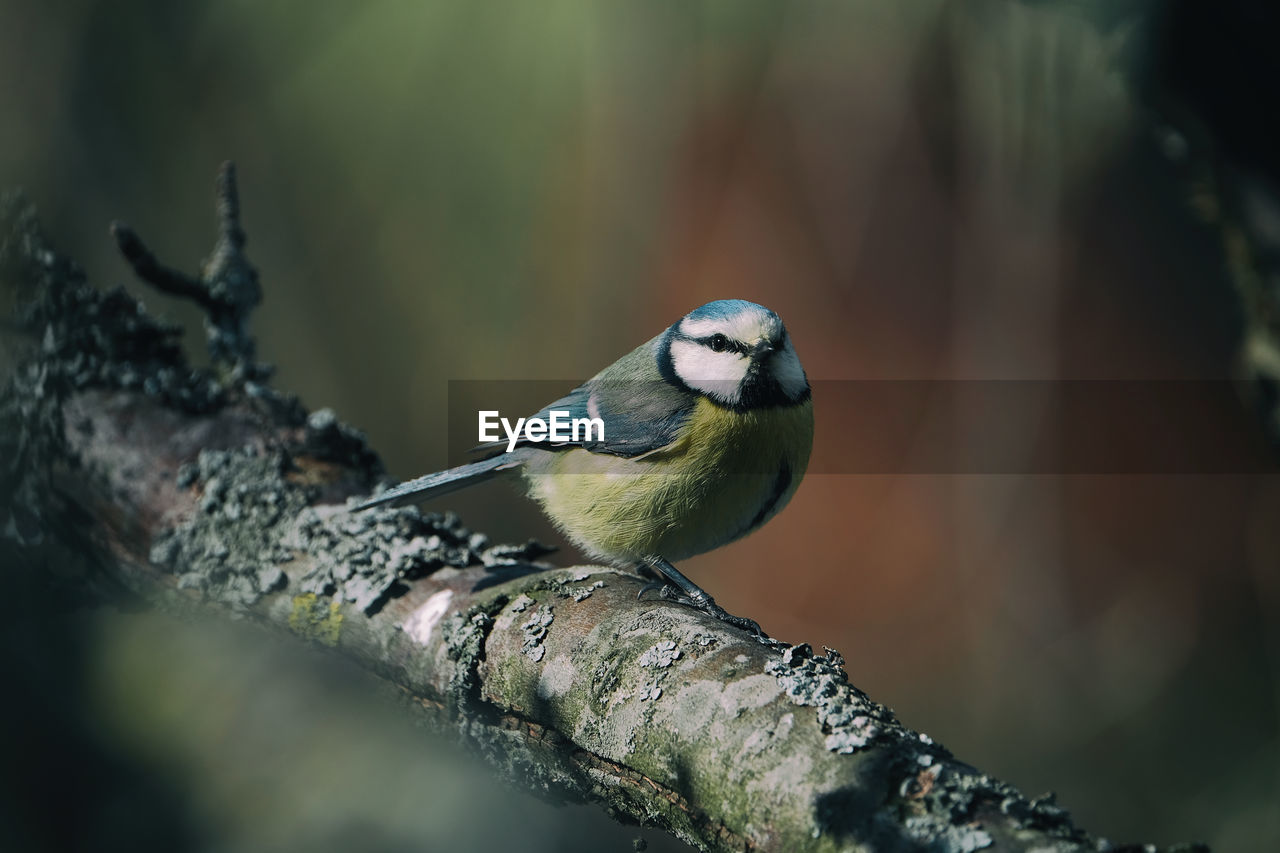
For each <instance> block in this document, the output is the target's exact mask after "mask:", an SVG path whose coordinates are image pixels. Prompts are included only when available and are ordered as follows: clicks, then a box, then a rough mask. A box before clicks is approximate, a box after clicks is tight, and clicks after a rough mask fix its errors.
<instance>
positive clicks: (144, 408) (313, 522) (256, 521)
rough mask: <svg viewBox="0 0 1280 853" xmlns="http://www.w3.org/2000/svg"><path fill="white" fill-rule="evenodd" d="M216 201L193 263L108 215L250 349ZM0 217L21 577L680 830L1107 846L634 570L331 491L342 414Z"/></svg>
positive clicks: (896, 841)
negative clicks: (176, 269) (330, 675)
mask: <svg viewBox="0 0 1280 853" xmlns="http://www.w3.org/2000/svg"><path fill="white" fill-rule="evenodd" d="M220 200H221V201H220V204H221V210H222V215H221V218H222V221H223V224H224V228H223V231H222V236H221V238H220V241H219V248H218V249H216V250H215V252H214V256H213V262H212V263H211V264H210V265H209V266H208V267H207V268H206V270H205V272H204V273H203V274H202V276H201V278H199V279H190V278H187V277H185V276H183V275H181V274H178V273H173V272H172V271H168V270H167V268H165V267H163V266H162V265H161V264H159V263H158V262H157V261H156V260H155V259H154V257H153V256H151V254H150V252H148V251H147V250H146V249H145V248H144V247H142V245H141V243H140V242H139V241H137V240H136V238H133V237H132V235H131V233H130V232H128V231H127V229H123V228H119V227H117V229H116V236H117V240H119V241H120V244H121V247H122V249H123V250H124V251H125V252H126V255H127V256H128V257H130V259H131V261H132V262H133V264H134V267H135V269H136V270H138V272H139V274H140V275H143V276H144V277H146V278H147V280H148V281H151V282H152V283H153V284H156V285H157V286H158V287H160V288H161V289H165V290H168V291H170V292H179V291H189V293H188V295H191V296H192V298H195V299H196V300H197V301H198V302H200V304H202V305H204V306H205V307H206V310H208V311H209V313H210V316H211V320H210V322H211V324H214V325H218V324H223V325H219V328H220V329H224V330H231V331H232V332H234V335H233V336H232V338H231V339H228V341H229V342H227V343H226V347H227V349H225V350H223V353H224V354H225V355H227V357H228V358H229V359H231V360H232V361H235V362H236V363H238V364H240V365H248V364H249V363H250V361H249V359H250V357H251V355H252V347H251V346H247V345H245V344H244V342H243V341H242V342H239V343H236V341H235V337H234V336H235V335H245V334H247V333H246V332H245V331H244V330H245V328H246V327H245V325H244V323H245V321H247V317H248V309H249V308H250V307H251V304H252V303H253V302H256V299H257V296H256V293H257V290H256V288H257V284H256V277H255V276H253V275H252V268H250V267H248V266H247V262H245V261H244V260H243V255H242V254H241V248H242V246H243V235H242V233H241V232H240V230H239V224H238V218H237V215H236V209H235V207H236V206H235V195H234V183H233V182H232V180H231V173H230V171H229V169H228V170H224V173H223V180H222V182H221V183H220ZM0 220H2V221H0V228H2V229H3V230H0V235H2V237H3V243H2V244H0V270H3V271H4V275H5V278H6V279H7V280H8V281H9V282H10V283H16V284H20V285H22V291H21V292H22V303H23V307H22V308H21V310H20V312H19V316H18V322H19V324H20V325H22V326H23V327H24V328H27V329H30V330H31V331H32V332H33V339H34V340H37V341H39V342H40V343H39V346H38V347H36V348H34V350H33V351H32V352H29V353H27V355H26V356H25V357H24V360H23V361H21V363H20V364H19V366H18V368H17V369H16V370H15V371H14V373H13V375H12V376H11V377H10V379H9V381H8V383H7V385H6V388H5V392H4V397H3V402H2V404H0V422H2V423H0V427H2V428H0V443H3V444H4V446H3V447H0V451H4V452H3V459H4V465H5V467H4V468H3V469H2V471H0V474H2V475H3V477H4V478H5V479H4V482H2V483H0V487H4V488H3V489H2V490H0V500H3V504H0V530H3V539H0V548H2V549H3V551H4V554H3V556H4V560H3V565H4V566H6V567H9V566H14V567H22V568H25V569H26V571H27V572H29V573H30V574H31V575H32V576H34V577H38V578H40V579H42V580H44V579H46V574H47V573H48V567H49V566H50V565H52V564H53V563H54V562H55V561H52V560H50V559H49V553H50V550H51V549H55V548H56V549H59V550H60V551H61V552H62V553H64V554H70V553H74V554H76V555H78V557H77V559H75V560H58V561H56V562H57V564H58V565H60V566H63V567H64V571H67V569H65V567H67V566H72V567H74V571H73V574H74V577H73V578H72V581H73V583H74V584H75V585H76V586H77V588H78V589H81V590H83V589H86V588H88V589H91V590H94V591H95V594H96V595H97V596H98V597H103V596H110V595H118V594H120V592H121V590H127V591H128V593H129V594H132V595H135V596H140V597H141V598H143V599H145V600H147V601H150V602H152V603H154V604H155V605H156V606H160V607H166V608H180V609H187V608H195V607H198V608H204V609H212V610H214V611H224V612H227V613H235V614H237V615H239V616H241V617H247V618H251V619H254V620H257V621H260V622H262V623H264V624H267V625H269V626H271V627H274V628H276V629H278V630H280V631H288V632H292V633H294V634H297V635H300V636H302V637H305V638H308V639H310V640H313V641H314V642H317V643H321V644H324V645H327V646H331V647H333V648H334V649H336V650H337V651H338V652H339V653H342V654H345V655H348V656H350V657H352V658H354V659H355V660H357V661H359V662H361V663H362V664H363V665H364V666H366V667H368V668H369V669H370V670H372V671H374V672H376V673H378V674H379V675H381V676H382V677H383V678H386V679H387V680H389V681H391V682H393V683H394V684H396V685H398V686H399V687H400V688H402V689H403V690H404V691H405V692H406V693H407V694H409V695H411V696H412V697H414V698H415V699H416V700H417V704H419V705H420V706H421V707H422V709H423V711H424V713H425V714H427V715H429V716H430V717H431V718H432V719H433V720H435V721H437V722H438V723H439V724H440V725H441V726H444V727H448V728H451V729H453V730H455V731H456V732H457V735H458V737H460V738H461V739H463V740H464V741H465V742H467V743H469V744H471V745H472V746H474V747H475V749H476V750H477V751H478V752H479V753H480V754H482V755H483V756H484V757H485V758H487V759H488V760H489V761H490V762H491V763H493V764H494V765H495V766H497V767H498V768H499V769H500V770H501V771H502V772H503V773H505V774H507V775H508V776H510V777H511V778H512V779H514V780H517V781H518V782H519V783H520V784H523V785H525V786H528V787H529V788H532V789H534V790H536V791H539V792H542V793H544V794H546V795H547V796H549V797H552V798H559V799H567V800H581V801H591V802H597V803H600V804H602V805H605V806H606V807H607V808H609V809H611V810H612V812H613V813H614V814H615V815H616V816H617V817H618V818H619V819H622V820H627V821H633V822H639V823H645V824H654V825H659V826H662V827H665V828H666V829H668V830H670V831H671V832H673V833H674V834H675V835H677V836H679V837H680V838H683V839H685V840H687V841H689V842H690V843H692V844H694V845H695V846H697V847H699V848H701V849H706V850H726V851H727V850H771V851H805V850H856V849H873V850H901V849H907V850H913V849H922V850H923V849H928V850H943V851H974V850H982V849H1025V848H1033V847H1039V848H1043V849H1052V850H1093V849H1098V848H1099V845H1101V849H1117V848H1115V847H1112V846H1110V845H1108V844H1107V843H1106V842H1105V841H1100V840H1098V839H1095V838H1093V837H1091V836H1089V835H1087V834H1086V833H1085V832H1083V831H1081V830H1080V829H1078V828H1076V827H1075V826H1074V824H1073V823H1072V821H1071V819H1070V817H1069V816H1068V815H1067V814H1066V813H1065V812H1064V811H1063V810H1062V809H1060V808H1058V807H1057V806H1055V805H1054V803H1053V802H1052V799H1051V798H1042V799H1038V800H1029V799H1027V798H1024V797H1023V796H1022V795H1021V794H1019V793H1018V792H1017V791H1015V790H1014V789H1013V788H1011V787H1010V786H1008V785H1006V784H1004V783H1002V782H999V781H997V780H995V779H992V778H991V777H989V776H986V775H984V774H982V773H980V772H978V771H976V770H974V769H973V768H972V767H970V766H968V765H966V764H963V763H961V762H959V761H957V760H955V759H954V758H953V757H952V756H951V755H950V754H949V753H948V752H947V751H946V750H945V749H943V748H942V747H941V746H939V745H938V744H936V743H934V742H933V741H932V740H931V739H930V738H928V737H927V736H925V735H921V734H918V733H916V732H913V731H911V730H909V729H907V728H905V727H904V726H902V725H901V724H900V723H899V722H898V721H897V720H896V719H895V718H894V716H893V714H892V713H891V712H890V711H888V710H887V709H886V708H885V707H884V706H882V705H879V704H877V703H875V702H873V701H872V700H870V699H869V698H868V697H867V696H866V695H865V694H863V693H862V692H861V691H859V690H858V689H856V688H855V687H853V686H852V685H850V684H849V683H848V680H847V678H846V674H845V670H844V667H843V662H842V660H841V658H840V656H839V655H838V654H836V653H835V652H831V651H827V652H825V653H823V654H817V653H815V652H814V651H813V650H812V649H810V648H809V647H808V646H806V645H795V646H792V645H787V644H783V643H777V642H770V643H761V642H758V641H757V640H756V639H755V638H753V637H751V636H749V635H747V634H746V633H744V632H742V631H739V630H736V629H734V628H731V627H729V626H726V625H725V624H724V623H722V622H719V621H717V620H715V619H713V618H710V617H708V616H706V615H705V614H702V613H700V612H698V611H695V610H692V609H690V608H686V607H683V606H680V605H678V604H674V603H670V602H663V601H638V600H637V597H636V592H637V590H638V589H639V588H640V586H641V585H642V584H643V581H642V580H640V579H639V578H635V577H632V576H630V575H627V574H622V573H619V572H617V571H614V570H611V569H605V568H599V567H582V568H567V569H551V568H548V567H546V566H543V565H541V564H538V563H535V562H534V561H535V560H537V559H538V558H539V557H540V556H542V554H543V553H545V551H544V550H543V549H541V548H540V547H539V546H537V545H536V543H529V544H526V545H519V546H503V545H493V544H491V543H490V542H489V541H488V539H487V538H486V537H484V536H483V535H480V534H476V533H472V532H470V531H468V530H466V529H465V528H463V527H462V525H461V523H460V522H459V521H458V519H457V518H455V517H452V516H450V515H438V514H433V513H427V514H423V513H419V512H418V511H417V510H416V509H412V508H408V509H397V510H385V509H384V510H376V511H373V512H368V513H361V514H352V513H349V512H347V511H346V509H345V507H344V504H343V502H344V501H345V499H346V498H347V497H349V496H354V495H363V494H367V493H368V491H369V490H370V489H371V488H372V486H373V484H374V483H375V481H376V480H377V479H378V478H379V477H380V475H381V469H380V466H379V464H378V461H377V457H376V455H374V454H373V453H372V452H371V451H370V450H369V448H368V447H367V446H366V445H365V443H364V440H363V438H362V437H361V436H360V434H359V433H357V432H355V431H354V430H352V429H350V428H348V427H346V426H344V425H342V424H341V423H340V422H339V421H338V420H337V418H336V417H335V416H334V415H333V413H331V412H328V411H319V412H313V413H310V414H308V413H307V412H306V411H305V410H304V409H303V408H302V406H301V405H300V404H299V403H298V402H297V400H296V399H294V398H292V397H290V396H289V395H287V394H283V393H281V392H279V391H275V390H273V389H270V388H269V387H267V386H265V385H264V384H262V383H261V382H259V381H256V380H255V381H248V380H250V379H254V378H255V377H257V378H259V379H260V378H261V376H262V375H263V374H262V373H259V372H257V371H256V368H255V369H254V370H251V371H247V372H246V371H244V370H241V371H238V372H234V373H233V374H232V375H228V374H226V373H223V374H221V375H215V374H211V373H208V372H204V371H201V370H197V369H193V368H191V367H190V366H188V365H187V364H186V362H185V361H184V360H183V358H182V354H181V351H180V350H179V348H178V347H177V346H176V345H175V343H174V336H175V334H176V333H175V332H174V330H173V329H172V328H170V327H168V326H165V325H163V324H160V323H158V322H156V321H155V320H152V319H150V318H149V317H147V315H146V314H145V313H144V312H143V311H142V309H141V306H140V305H138V304H137V303H135V302H134V301H133V300H132V298H131V297H129V296H128V295H127V294H125V293H124V292H123V291H120V290H117V291H112V292H109V293H100V292H98V291H95V290H93V289H92V288H89V287H87V286H86V285H85V283H84V282H83V277H82V276H81V275H80V274H79V273H78V272H77V271H76V270H75V268H74V266H72V265H71V264H69V263H68V262H66V261H64V260H62V259H60V258H59V257H58V256H57V255H55V254H54V253H53V252H52V251H51V250H50V249H49V248H48V246H47V245H46V244H45V242H44V240H43V238H42V237H41V236H40V234H39V232H38V230H37V228H36V226H35V221H34V216H33V215H32V214H31V211H30V209H29V208H28V207H26V206H24V205H23V204H22V203H21V202H20V201H19V200H17V199H16V198H8V199H7V200H6V201H5V203H4V208H3V214H2V217H0ZM161 282H163V283H161ZM218 282H223V283H224V284H226V285H227V288H228V289H229V290H230V291H234V293H233V294H232V295H226V294H224V293H223V292H222V291H221V290H220V289H219V288H220V287H221V285H219V284H218ZM227 282H231V284H227ZM241 288H242V289H241ZM250 295H252V298H251V299H250V298H249V296H250ZM215 316H216V317H217V319H214V318H215ZM232 319H233V320H234V322H230V321H231V320H232ZM228 324H229V325H228ZM230 333H231V332H228V334H230ZM219 334H221V332H219ZM217 340H218V341H222V339H221V338H218V339H217ZM217 345H218V346H222V343H218V344H217ZM15 570H16V568H15ZM88 576H93V577H95V578H97V579H98V581H99V582H98V583H95V584H92V585H88V584H86V583H84V579H85V577H88ZM47 580H48V581H49V582H53V581H54V580H56V578H53V577H48V578H47Z"/></svg>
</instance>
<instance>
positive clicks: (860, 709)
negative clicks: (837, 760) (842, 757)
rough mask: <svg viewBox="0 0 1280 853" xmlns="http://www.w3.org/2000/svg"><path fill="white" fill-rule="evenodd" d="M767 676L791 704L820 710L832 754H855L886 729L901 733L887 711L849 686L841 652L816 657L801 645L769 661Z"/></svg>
mask: <svg viewBox="0 0 1280 853" xmlns="http://www.w3.org/2000/svg"><path fill="white" fill-rule="evenodd" d="M765 672H766V673H767V674H769V675H772V676H773V677H775V678H776V679H777V680H778V683H779V684H780V685H781V686H782V689H783V691H784V692H785V693H786V694H787V696H788V697H789V698H790V699H791V701H792V702H794V703H796V704H797V705H807V706H810V707H814V708H817V710H818V723H819V724H820V725H821V726H822V730H823V731H824V732H825V733H826V735H827V738H826V747H827V749H829V750H831V751H832V752H839V753H850V752H855V751H857V750H859V749H862V748H863V747H865V746H867V745H868V744H869V743H871V741H872V740H873V739H874V738H876V737H877V736H878V735H880V734H881V733H882V732H884V731H886V729H892V730H894V731H897V729H898V724H897V721H896V720H894V718H893V714H892V713H891V712H890V711H889V710H888V709H887V708H885V707H884V706H882V705H877V704H876V703H875V702H872V701H871V700H870V699H868V698H867V696H866V694H864V693H863V692H862V691H860V690H858V689H857V688H856V687H853V686H852V685H851V684H849V680H848V677H847V675H846V674H845V671H844V658H842V657H841V656H840V653H839V652H836V651H834V650H831V649H828V650H827V652H826V654H824V655H822V656H821V657H815V656H814V654H813V649H812V648H810V647H809V645H808V644H807V643H802V644H800V645H798V646H791V647H790V648H788V649H786V650H785V651H783V653H782V655H781V656H780V657H779V658H776V659H773V660H770V661H769V662H768V663H767V664H766V665H765Z"/></svg>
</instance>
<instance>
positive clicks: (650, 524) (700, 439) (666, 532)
mask: <svg viewBox="0 0 1280 853" xmlns="http://www.w3.org/2000/svg"><path fill="white" fill-rule="evenodd" d="M705 406H706V409H707V410H706V411H699V412H697V413H695V416H694V417H695V418H698V422H697V428H696V429H694V430H691V431H690V435H689V436H688V437H686V438H684V439H681V440H680V441H677V442H676V443H675V444H673V445H671V446H670V447H669V448H665V449H663V450H662V451H659V452H656V453H652V454H649V455H646V456H644V457H639V458H635V459H628V458H624V457H619V456H612V455H607V454H600V453H590V452H588V451H586V450H581V449H578V450H570V451H561V452H557V453H554V455H553V454H551V453H548V455H547V456H546V457H545V458H544V461H543V462H542V463H541V464H530V465H526V468H525V479H526V481H527V484H528V486H529V491H530V493H531V495H532V496H533V497H535V498H536V499H537V500H538V501H539V502H540V503H541V504H542V507H543V509H544V510H545V511H546V513H547V515H548V516H550V517H551V519H552V520H553V521H554V522H555V523H556V525H557V526H558V527H560V528H561V529H562V530H563V531H564V532H565V534H566V535H567V536H568V537H569V538H570V539H571V540H573V542H574V543H575V544H577V545H578V546H579V547H581V548H583V550H585V551H587V552H588V553H589V554H591V555H592V556H594V557H596V558H603V559H607V560H612V561H615V562H621V563H626V562H634V561H637V560H639V559H641V558H643V557H648V556H661V557H665V558H666V559H668V560H671V561H678V560H682V559H684V558H686V557H689V556H692V555H694V554H700V553H702V552H704V551H709V550H711V549H713V548H717V547H719V546H720V545H724V544H727V543H728V542H732V541H733V540H735V539H737V538H739V537H741V536H744V535H746V534H747V533H749V532H751V531H752V530H754V529H756V528H757V527H759V526H760V525H761V524H763V523H764V522H765V521H767V520H768V518H769V517H771V516H772V515H773V514H774V513H776V512H777V511H778V510H780V509H781V508H782V507H783V506H784V505H785V504H786V502H787V501H788V500H789V499H790V498H791V495H792V494H793V493H794V492H795V489H796V486H797V485H799V482H800V478H801V477H802V476H803V474H804V469H805V466H806V465H807V464H808V457H809V449H810V445H811V441H812V429H813V427H812V423H813V421H812V409H811V408H810V407H809V405H808V404H807V403H806V404H805V405H803V406H797V407H793V408H790V409H770V410H764V411H761V412H755V413H746V414H743V413H727V412H724V411H723V410H720V409H717V408H715V407H713V406H711V405H710V404H709V403H707V404H705Z"/></svg>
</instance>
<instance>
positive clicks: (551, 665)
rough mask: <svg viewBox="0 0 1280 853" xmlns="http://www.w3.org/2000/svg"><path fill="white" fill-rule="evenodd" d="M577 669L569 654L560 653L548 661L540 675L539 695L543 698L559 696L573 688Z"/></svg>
mask: <svg viewBox="0 0 1280 853" xmlns="http://www.w3.org/2000/svg"><path fill="white" fill-rule="evenodd" d="M576 676H577V669H576V667H574V665H573V661H572V660H571V659H570V658H569V656H568V655H565V654H559V655H556V656H555V657H553V658H552V659H551V660H549V661H547V663H546V665H545V666H543V667H542V672H541V673H540V674H539V675H538V687H537V691H538V696H540V697H541V698H543V699H555V698H559V697H561V696H563V695H565V694H566V693H568V692H569V691H570V690H572V689H573V683H574V681H575V680H576Z"/></svg>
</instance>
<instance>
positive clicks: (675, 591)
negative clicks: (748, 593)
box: [636, 580, 769, 639]
mask: <svg viewBox="0 0 1280 853" xmlns="http://www.w3.org/2000/svg"><path fill="white" fill-rule="evenodd" d="M646 592H656V593H657V594H658V598H660V599H662V600H663V601H674V602H675V603H676V604H683V605H684V606H685V607H692V608H694V609H695V610H701V611H702V612H703V613H706V614H708V615H709V616H714V617H715V618H717V619H719V620H720V621H721V622H724V623H726V624H728V625H732V626H733V627H735V628H741V629H742V630H744V631H750V632H751V633H753V634H755V635H756V636H757V637H759V638H761V639H768V638H769V635H768V634H766V633H765V632H764V631H763V630H761V628H760V625H759V623H757V622H756V621H755V620H754V619H747V618H746V617H745V616H734V615H733V614H732V613H730V612H729V611H727V610H725V609H724V608H723V607H721V606H720V605H718V604H716V602H715V599H713V598H712V597H711V596H709V595H707V594H706V593H705V592H703V591H702V590H701V589H698V590H697V593H700V595H699V594H697V593H695V594H694V595H685V594H684V593H683V592H681V590H680V588H679V587H677V586H675V585H674V584H670V583H667V582H666V581H661V580H655V581H650V582H649V583H647V584H645V585H644V586H642V587H640V591H639V592H638V593H636V598H637V599H639V598H643V597H644V594H645V593H646Z"/></svg>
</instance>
